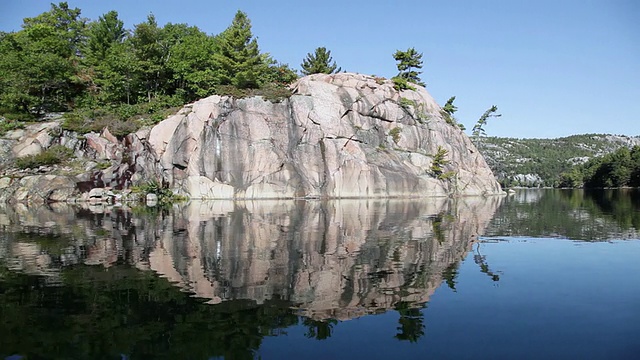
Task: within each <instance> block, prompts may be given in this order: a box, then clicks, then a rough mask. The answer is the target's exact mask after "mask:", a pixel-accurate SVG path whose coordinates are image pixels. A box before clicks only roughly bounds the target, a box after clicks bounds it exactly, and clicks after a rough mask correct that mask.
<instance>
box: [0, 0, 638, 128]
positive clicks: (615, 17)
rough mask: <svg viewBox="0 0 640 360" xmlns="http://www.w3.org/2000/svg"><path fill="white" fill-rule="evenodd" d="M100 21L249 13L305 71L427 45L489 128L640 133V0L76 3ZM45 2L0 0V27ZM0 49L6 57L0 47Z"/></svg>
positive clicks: (453, 90) (466, 107)
mask: <svg viewBox="0 0 640 360" xmlns="http://www.w3.org/2000/svg"><path fill="white" fill-rule="evenodd" d="M68 3H69V5H70V6H71V7H78V8H80V9H81V10H82V15H83V16H84V17H87V18H89V19H92V20H95V19H97V18H98V17H99V16H100V15H102V14H104V13H106V12H107V11H109V10H116V11H118V13H119V15H120V18H121V19H122V20H124V22H125V25H126V27H127V28H129V29H132V28H133V27H134V25H135V24H138V23H140V22H143V21H144V20H145V19H146V16H147V15H148V14H150V13H153V14H154V15H155V16H156V19H157V20H158V22H159V23H160V24H161V25H164V24H165V23H167V22H172V23H187V24H189V25H195V26H198V27H199V28H200V29H201V30H203V31H205V32H207V33H209V34H217V33H219V32H221V31H222V30H224V29H225V28H226V27H227V26H228V25H229V24H230V23H231V20H232V19H233V16H234V14H235V12H236V11H237V10H242V11H244V12H246V13H247V14H248V15H249V18H250V19H251V21H252V25H253V34H254V35H255V36H257V37H258V43H259V45H260V48H261V50H262V51H264V52H269V53H270V54H271V55H272V56H273V57H274V58H275V59H277V60H278V61H280V62H283V63H288V64H289V65H291V66H292V67H294V68H296V69H299V64H300V62H301V61H302V59H303V58H304V57H305V55H306V54H307V53H308V52H312V51H313V50H314V49H315V48H316V47H319V46H325V47H327V48H328V49H329V50H331V51H332V55H333V58H334V60H336V61H337V62H338V64H339V65H340V66H341V67H342V68H343V70H347V71H351V72H358V73H364V74H375V75H378V76H385V77H391V76H393V75H395V74H396V72H397V71H396V68H395V61H394V60H393V58H392V56H391V54H392V53H393V52H395V50H397V49H400V50H406V49H407V48H408V47H415V48H416V49H417V50H418V51H419V52H422V53H423V61H424V67H423V74H422V75H421V77H422V80H423V81H424V82H426V83H427V90H428V91H429V92H430V93H431V94H432V95H433V96H434V97H435V98H436V100H438V102H439V103H440V104H443V103H444V102H445V101H446V100H447V99H448V98H449V97H450V96H452V95H455V96H456V102H455V104H456V105H457V106H458V108H459V111H458V113H457V114H456V115H457V117H458V119H459V121H460V122H462V123H463V124H464V125H465V126H466V127H467V129H471V127H473V124H475V122H476V121H477V119H478V117H479V116H480V115H481V114H482V113H483V112H484V111H485V110H486V109H487V108H489V107H490V106H491V105H494V104H495V105H497V106H498V108H499V112H500V113H502V114H503V116H502V117H501V118H498V119H491V121H490V122H489V124H488V126H487V127H486V130H487V133H488V134H489V135H495V136H509V137H526V138H531V137H539V138H545V137H559V136H566V135H571V134H581V133H612V134H625V135H640V21H639V20H638V19H640V1H636V0H597V1H596V0H538V1H528V0H485V1H477V0H457V1H455V0H440V1H426V0H422V1H419V0H418V1H384V0H378V1H371V0H369V1H362V0H349V1H344V0H342V1H334V0H325V1H315V2H306V1H305V2H301V1H281V0H271V1H265V0H236V1H214V0H210V1H205V0H178V1H176V0H172V1H168V0H153V1H151V0H137V1H132V0H111V1H96V0H69V1H68ZM49 8H50V1H42V0H15V1H14V0H0V14H2V15H1V16H0V30H2V31H12V30H19V29H20V25H21V24H22V19H23V18H24V17H32V16H36V15H38V14H40V13H42V12H44V11H47V10H49ZM0 56H1V55H0Z"/></svg>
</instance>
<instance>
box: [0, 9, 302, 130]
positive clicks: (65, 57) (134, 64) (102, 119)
mask: <svg viewBox="0 0 640 360" xmlns="http://www.w3.org/2000/svg"><path fill="white" fill-rule="evenodd" d="M229 22H230V25H229V27H228V28H227V29H225V30H224V31H222V32H221V33H220V34H217V35H210V34H206V33H204V32H203V31H201V30H200V29H198V28H197V27H195V26H189V25H187V24H172V23H168V24H165V25H160V24H158V23H157V21H156V19H155V18H154V16H153V15H149V16H148V18H147V20H146V21H145V22H143V23H140V24H137V25H135V26H134V27H133V29H126V28H125V27H124V23H123V21H122V20H120V19H119V17H118V13H117V12H115V11H110V12H108V13H106V14H104V15H102V16H100V17H99V18H98V19H96V20H89V19H86V18H84V17H82V16H81V10H80V9H78V8H70V7H69V6H68V4H67V3H66V2H61V3H59V4H57V5H56V4H52V5H51V10H49V11H48V12H45V13H42V14H40V15H38V16H36V17H33V18H26V19H24V21H23V25H22V29H21V30H19V31H16V32H10V33H4V32H0V54H2V55H1V56H0V120H2V121H0V123H1V124H0V125H1V126H0V130H8V129H10V128H12V127H20V126H21V125H23V122H24V121H29V120H32V119H35V118H38V117H40V116H42V115H44V114H47V113H52V112H66V113H67V114H66V116H67V122H66V126H67V127H69V128H71V129H73V130H78V131H83V130H84V131H90V130H94V129H93V128H95V129H102V127H104V126H105V125H109V126H110V129H111V130H114V131H115V133H118V132H119V131H118V130H120V132H121V133H127V132H128V131H131V130H132V129H133V128H135V126H139V125H144V124H145V122H147V123H148V122H149V121H157V120H159V119H162V118H163V117H164V116H165V115H166V114H164V113H163V110H165V109H167V108H169V107H171V106H182V105H184V104H185V103H188V102H191V101H193V100H196V99H199V98H202V97H205V96H209V95H213V94H233V95H238V94H240V95H248V94H259V95H265V96H272V97H278V96H281V95H282V94H283V93H284V95H286V92H287V91H288V89H287V88H286V87H285V86H284V85H285V84H288V83H290V82H292V81H294V80H295V79H296V78H297V74H296V72H295V71H294V70H292V69H291V68H289V67H288V66H287V65H283V64H280V63H278V62H277V61H275V60H274V59H273V58H272V57H271V56H270V55H269V54H267V53H263V52H261V51H260V49H259V46H258V43H257V40H256V38H255V37H254V36H253V34H252V32H251V22H250V20H249V18H248V17H247V15H246V14H245V13H243V12H241V11H238V12H237V14H236V15H235V17H234V19H229ZM2 118H3V119H2ZM141 123H142V124H141ZM116 135H117V134H116Z"/></svg>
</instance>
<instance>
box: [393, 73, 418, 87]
mask: <svg viewBox="0 0 640 360" xmlns="http://www.w3.org/2000/svg"><path fill="white" fill-rule="evenodd" d="M391 81H393V88H394V89H396V90H398V91H401V90H416V88H415V86H411V85H409V82H408V81H407V79H405V78H403V77H400V76H394V77H392V78H391Z"/></svg>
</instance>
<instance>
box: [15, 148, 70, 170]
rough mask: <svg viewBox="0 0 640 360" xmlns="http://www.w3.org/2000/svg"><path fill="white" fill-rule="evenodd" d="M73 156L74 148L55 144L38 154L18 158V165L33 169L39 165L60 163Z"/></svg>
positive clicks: (21, 167) (22, 167)
mask: <svg viewBox="0 0 640 360" xmlns="http://www.w3.org/2000/svg"><path fill="white" fill-rule="evenodd" d="M72 156H73V150H71V149H69V148H67V147H65V146H62V145H53V146H51V147H50V148H48V149H47V150H45V151H43V152H41V153H40V154H37V155H27V156H23V157H20V158H17V159H16V167H17V168H19V169H32V168H37V167H39V166H45V165H55V164H60V163H63V162H65V161H66V160H68V159H69V158H71V157H72Z"/></svg>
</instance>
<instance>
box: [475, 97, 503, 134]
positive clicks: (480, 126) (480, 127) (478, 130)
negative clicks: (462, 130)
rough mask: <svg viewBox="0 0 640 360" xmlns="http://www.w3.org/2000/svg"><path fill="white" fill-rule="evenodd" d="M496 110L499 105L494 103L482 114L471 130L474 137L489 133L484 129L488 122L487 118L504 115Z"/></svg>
mask: <svg viewBox="0 0 640 360" xmlns="http://www.w3.org/2000/svg"><path fill="white" fill-rule="evenodd" d="M496 111H498V107H497V106H495V105H493V106H491V107H490V108H489V109H488V110H487V111H485V112H484V114H482V116H480V119H478V122H477V123H476V124H475V125H474V126H473V129H472V130H471V135H472V136H473V137H475V138H478V137H480V136H486V135H487V133H486V132H485V130H484V126H485V125H486V124H487V120H488V119H489V118H490V117H500V116H502V114H496Z"/></svg>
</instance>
